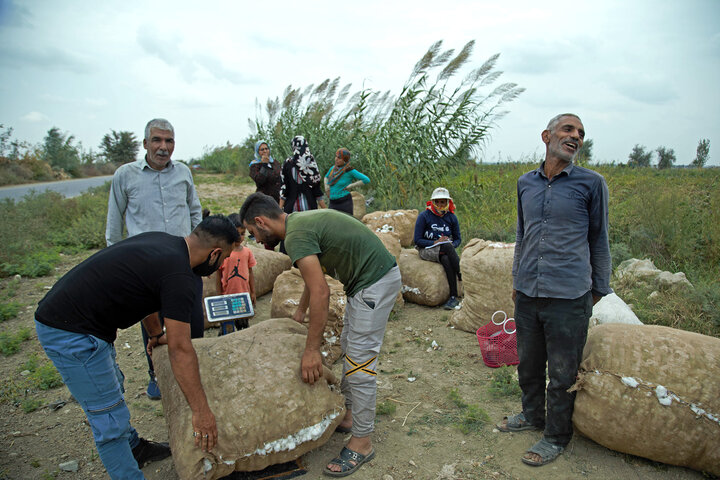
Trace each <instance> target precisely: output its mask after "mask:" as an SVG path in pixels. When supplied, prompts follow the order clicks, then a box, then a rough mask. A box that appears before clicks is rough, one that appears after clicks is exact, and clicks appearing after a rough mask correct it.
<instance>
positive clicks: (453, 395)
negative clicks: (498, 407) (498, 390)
mask: <svg viewBox="0 0 720 480" xmlns="http://www.w3.org/2000/svg"><path fill="white" fill-rule="evenodd" d="M448 398H449V399H450V401H451V402H452V403H453V404H454V405H455V406H456V407H457V408H458V409H460V412H459V413H458V414H456V415H454V418H453V419H452V422H453V423H454V424H455V426H457V427H458V429H459V430H460V431H461V432H463V433H464V434H468V433H473V432H475V433H477V432H478V431H480V429H481V428H482V427H484V425H485V424H487V423H488V422H490V416H489V415H488V414H487V412H486V411H485V410H484V409H482V408H481V407H480V406H479V405H469V404H468V403H467V402H465V401H464V400H463V399H462V398H461V397H460V394H459V393H458V391H457V389H456V388H453V389H452V390H450V393H449V394H448Z"/></svg>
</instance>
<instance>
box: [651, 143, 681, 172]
mask: <svg viewBox="0 0 720 480" xmlns="http://www.w3.org/2000/svg"><path fill="white" fill-rule="evenodd" d="M655 151H656V152H657V154H658V165H657V166H658V168H659V169H661V170H663V169H665V168H672V166H673V164H674V163H675V160H676V158H675V150H673V149H672V148H665V147H658V148H657V149H656V150H655Z"/></svg>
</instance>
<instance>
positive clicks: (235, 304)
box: [205, 292, 255, 322]
mask: <svg viewBox="0 0 720 480" xmlns="http://www.w3.org/2000/svg"><path fill="white" fill-rule="evenodd" d="M205 312H206V313H207V318H208V321H209V322H224V321H225V320H232V319H234V318H245V317H252V316H253V315H255V312H254V311H253V306H252V301H251V300H250V294H249V293H247V292H245V293H230V294H228V295H217V296H214V297H205Z"/></svg>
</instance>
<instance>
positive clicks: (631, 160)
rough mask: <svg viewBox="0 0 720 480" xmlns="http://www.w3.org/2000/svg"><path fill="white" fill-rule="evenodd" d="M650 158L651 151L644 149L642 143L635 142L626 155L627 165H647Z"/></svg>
mask: <svg viewBox="0 0 720 480" xmlns="http://www.w3.org/2000/svg"><path fill="white" fill-rule="evenodd" d="M651 159H652V152H648V151H646V150H645V146H644V145H638V144H635V146H634V147H633V149H632V152H630V155H628V163H627V164H628V167H649V166H650V160H651Z"/></svg>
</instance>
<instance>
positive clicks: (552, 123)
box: [545, 113, 582, 132]
mask: <svg viewBox="0 0 720 480" xmlns="http://www.w3.org/2000/svg"><path fill="white" fill-rule="evenodd" d="M564 117H575V118H577V119H578V120H580V117H578V116H577V115H575V114H574V113H561V114H560V115H555V116H554V117H553V118H552V119H551V120H550V121H549V122H548V124H547V128H546V129H545V130H549V131H551V132H552V131H553V130H555V127H557V124H558V123H560V119H561V118H564ZM580 123H582V120H580Z"/></svg>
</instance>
